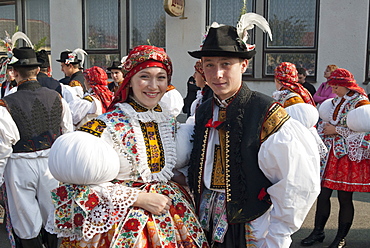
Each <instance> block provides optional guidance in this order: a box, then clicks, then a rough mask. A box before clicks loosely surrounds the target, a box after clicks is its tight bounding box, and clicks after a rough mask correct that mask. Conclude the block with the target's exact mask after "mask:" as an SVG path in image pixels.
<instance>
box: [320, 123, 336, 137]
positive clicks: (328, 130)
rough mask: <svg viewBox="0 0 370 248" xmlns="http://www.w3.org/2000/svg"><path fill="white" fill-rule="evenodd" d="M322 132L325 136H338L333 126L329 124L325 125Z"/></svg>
mask: <svg viewBox="0 0 370 248" xmlns="http://www.w3.org/2000/svg"><path fill="white" fill-rule="evenodd" d="M323 131H324V134H325V135H333V134H338V133H337V131H336V130H335V126H334V125H332V124H330V123H326V124H325V126H324V130H323Z"/></svg>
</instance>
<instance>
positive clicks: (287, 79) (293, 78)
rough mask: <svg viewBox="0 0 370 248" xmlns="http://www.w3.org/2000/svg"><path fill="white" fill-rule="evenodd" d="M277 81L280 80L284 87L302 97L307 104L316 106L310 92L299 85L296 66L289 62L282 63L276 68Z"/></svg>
mask: <svg viewBox="0 0 370 248" xmlns="http://www.w3.org/2000/svg"><path fill="white" fill-rule="evenodd" d="M275 79H278V80H279V81H280V83H281V84H282V85H283V87H285V88H288V89H289V90H291V91H293V92H295V93H297V94H298V95H300V96H301V97H302V99H303V101H304V102H305V103H308V104H311V105H313V106H316V105H315V101H314V100H313V98H312V96H311V94H310V93H309V92H308V90H307V89H306V88H304V87H303V86H302V85H301V84H300V83H298V72H297V68H296V67H295V65H294V64H292V63H289V62H282V63H280V65H278V66H277V67H276V68H275Z"/></svg>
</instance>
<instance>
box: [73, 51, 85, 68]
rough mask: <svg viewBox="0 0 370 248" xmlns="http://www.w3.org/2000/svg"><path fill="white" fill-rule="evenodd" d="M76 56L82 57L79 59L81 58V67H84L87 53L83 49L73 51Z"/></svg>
mask: <svg viewBox="0 0 370 248" xmlns="http://www.w3.org/2000/svg"><path fill="white" fill-rule="evenodd" d="M72 53H74V54H77V55H80V56H79V57H81V63H80V65H81V66H83V65H84V61H85V55H86V56H87V52H86V51H85V50H83V49H81V48H76V49H75V50H73V52H72ZM77 58H78V57H77Z"/></svg>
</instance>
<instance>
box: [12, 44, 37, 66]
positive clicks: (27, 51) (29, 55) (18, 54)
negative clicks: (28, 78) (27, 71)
mask: <svg viewBox="0 0 370 248" xmlns="http://www.w3.org/2000/svg"><path fill="white" fill-rule="evenodd" d="M13 56H14V57H15V58H17V59H18V60H17V61H16V62H14V63H13V64H10V65H11V66H13V67H16V66H22V67H31V66H40V65H41V63H39V62H38V61H37V57H36V53H35V50H33V49H32V48H31V47H21V48H14V49H13Z"/></svg>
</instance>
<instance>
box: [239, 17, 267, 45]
mask: <svg viewBox="0 0 370 248" xmlns="http://www.w3.org/2000/svg"><path fill="white" fill-rule="evenodd" d="M255 25H256V26H257V27H259V28H260V29H261V30H262V31H263V32H265V33H266V32H267V33H268V35H269V37H270V40H272V33H271V29H270V25H269V23H268V22H267V20H266V19H265V18H264V17H263V16H261V15H259V14H256V13H251V12H250V13H245V14H244V15H242V16H241V17H240V19H239V21H238V24H237V25H236V31H237V33H238V36H239V37H240V39H241V40H242V41H243V42H244V43H247V40H248V38H249V34H248V30H251V29H253V28H254V26H255Z"/></svg>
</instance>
